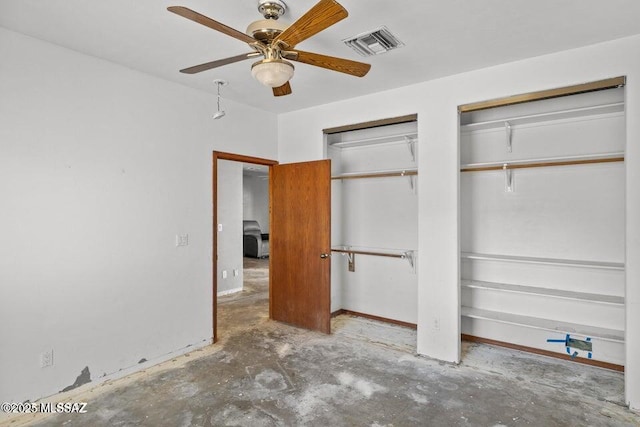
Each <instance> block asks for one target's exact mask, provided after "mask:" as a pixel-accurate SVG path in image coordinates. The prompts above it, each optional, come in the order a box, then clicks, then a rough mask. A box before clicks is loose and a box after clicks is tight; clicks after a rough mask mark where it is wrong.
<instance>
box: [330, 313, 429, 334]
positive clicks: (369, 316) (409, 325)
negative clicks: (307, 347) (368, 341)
mask: <svg viewBox="0 0 640 427" xmlns="http://www.w3.org/2000/svg"><path fill="white" fill-rule="evenodd" d="M341 314H349V315H351V316H357V317H364V318H365V319H371V320H377V321H378V322H385V323H391V324H393V325H398V326H402V327H405V328H411V329H418V325H416V324H415V323H409V322H403V321H402V320H395V319H388V318H386V317H380V316H374V315H373V314H366V313H360V312H357V311H351V310H345V309H344V308H341V309H340V310H336V311H334V312H333V313H331V317H336V316H339V315H341Z"/></svg>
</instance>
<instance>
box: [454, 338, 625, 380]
mask: <svg viewBox="0 0 640 427" xmlns="http://www.w3.org/2000/svg"><path fill="white" fill-rule="evenodd" d="M461 338H462V340H463V341H469V342H477V343H482V344H491V345H495V346H498V347H506V348H510V349H513V350H520V351H526V352H527V353H534V354H540V355H542V356H549V357H554V358H556V359H562V360H568V361H571V362H576V363H582V364H584V365H591V366H597V367H599V368H605V369H611V370H612V371H619V372H624V366H622V365H616V364H615V363H609V362H602V361H599V360H593V359H584V358H581V357H575V358H572V357H571V356H570V355H568V354H561V353H554V352H553V351H549V350H541V349H539V348H534V347H527V346H524V345H519V344H512V343H509V342H504V341H497V340H492V339H490V338H482V337H476V336H474V335H467V334H461Z"/></svg>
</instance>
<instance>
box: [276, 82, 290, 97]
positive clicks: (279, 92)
mask: <svg viewBox="0 0 640 427" xmlns="http://www.w3.org/2000/svg"><path fill="white" fill-rule="evenodd" d="M290 94H291V85H290V84H289V82H286V83H285V84H283V85H282V86H280V87H274V88H273V96H284V95H290Z"/></svg>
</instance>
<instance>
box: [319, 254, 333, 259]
mask: <svg viewBox="0 0 640 427" xmlns="http://www.w3.org/2000/svg"><path fill="white" fill-rule="evenodd" d="M330 256H331V255H330V254H320V258H322V259H325V258H329V257H330Z"/></svg>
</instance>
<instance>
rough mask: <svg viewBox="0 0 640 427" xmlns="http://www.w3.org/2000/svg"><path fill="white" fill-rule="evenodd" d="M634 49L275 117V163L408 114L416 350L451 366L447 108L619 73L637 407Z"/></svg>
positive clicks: (455, 223) (452, 137) (452, 159)
mask: <svg viewBox="0 0 640 427" xmlns="http://www.w3.org/2000/svg"><path fill="white" fill-rule="evenodd" d="M639 50H640V37H638V36H636V37H630V38H626V39H621V40H618V41H613V42H609V43H603V44H598V45H594V46H590V47H586V48H581V49H575V50H571V51H566V52H560V53H556V54H552V55H546V56H541V57H536V58H531V59H527V60H523V61H518V62H514V63H510V64H505V65H501V66H496V67H491V68H486V69H482V70H477V71H473V72H468V73H464V74H460V75H455V76H450V77H447V78H442V79H438V80H434V81H429V82H424V83H422V84H418V85H414V86H410V87H404V88H400V89H397V90H392V91H386V92H381V93H378V94H374V95H370V96H365V97H360V98H354V99H351V100H347V101H343V102H338V103H334V104H329V105H324V106H320V107H317V108H310V109H306V110H300V111H296V112H292V113H288V114H281V115H280V116H279V117H278V122H279V126H278V135H279V138H278V147H279V155H280V157H279V160H280V161H281V162H282V163H286V162H295V161H304V160H313V159H320V158H322V157H323V136H322V129H323V128H329V127H335V126H340V125H345V124H350V123H359V122H365V121H370V120H375V119H381V118H387V117H394V116H401V115H405V114H411V113H417V114H418V133H419V137H420V152H419V159H418V164H419V173H420V175H419V182H418V191H419V194H418V197H419V212H420V214H419V224H418V238H419V255H418V264H419V270H420V278H419V284H418V351H419V352H420V353H422V354H426V355H428V356H431V357H435V358H438V359H443V360H448V361H454V362H455V361H458V360H459V359H460V338H459V333H460V300H459V299H460V290H459V219H458V218H459V182H458V176H459V173H458V168H459V147H458V131H459V130H458V128H459V126H458V114H457V106H458V105H461V104H466V103H470V102H476V101H482V100H487V99H493V98H497V97H503V96H509V95H514V94H518V93H526V92H531V91H538V90H543V89H549V88H555V87H563V86H568V85H573V84H577V83H583V82H588V81H594V80H599V79H603V78H609V77H615V76H620V75H626V76H627V78H628V79H627V87H626V96H627V104H626V106H627V122H626V130H627V147H626V159H627V160H626V202H627V204H626V223H627V227H626V268H627V279H626V285H627V286H626V304H627V318H626V334H627V337H626V342H627V346H626V352H627V366H626V373H625V375H626V388H627V389H626V399H627V401H629V402H630V403H631V406H632V407H634V408H640V358H638V357H637V354H638V353H639V352H640V145H639V143H640V120H638V119H637V118H638V117H639V116H640V83H639V82H640V56H639V55H637V54H636V53H637V52H638V51H639ZM354 84H357V81H355V82H354ZM436 319H438V320H439V322H438V323H439V326H438V328H436V327H435V320H436Z"/></svg>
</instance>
